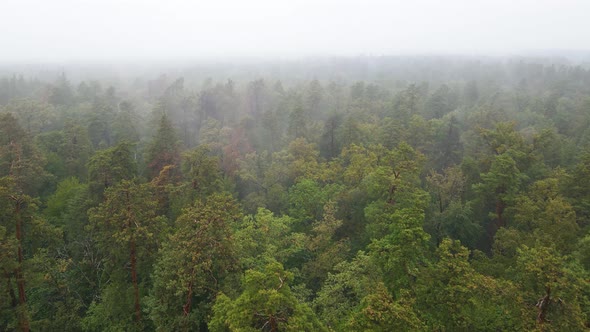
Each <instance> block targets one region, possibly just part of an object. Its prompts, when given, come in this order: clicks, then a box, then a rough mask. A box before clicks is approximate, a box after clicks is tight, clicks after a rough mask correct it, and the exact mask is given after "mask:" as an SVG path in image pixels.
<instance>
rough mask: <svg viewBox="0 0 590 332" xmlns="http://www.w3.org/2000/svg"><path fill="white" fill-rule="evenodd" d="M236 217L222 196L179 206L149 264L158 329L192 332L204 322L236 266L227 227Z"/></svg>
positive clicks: (232, 206)
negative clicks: (152, 264)
mask: <svg viewBox="0 0 590 332" xmlns="http://www.w3.org/2000/svg"><path fill="white" fill-rule="evenodd" d="M240 219H241V213H240V211H239V208H238V206H237V203H236V201H235V200H234V199H233V198H231V196H229V195H227V194H213V195H211V196H209V197H207V199H205V200H203V201H200V200H197V201H196V202H195V204H193V205H192V206H190V207H187V208H185V209H184V210H183V213H182V214H181V215H180V216H179V217H178V219H177V220H176V223H175V224H176V231H175V232H174V233H173V234H172V235H171V236H170V238H169V240H168V241H167V242H166V243H165V244H164V246H163V247H162V250H161V251H160V258H159V259H158V261H157V262H156V264H155V267H154V287H153V290H152V295H151V298H150V301H149V306H150V317H151V318H152V320H153V321H154V323H155V324H156V326H158V327H159V329H164V328H165V329H167V330H187V331H194V330H198V329H200V328H201V327H202V326H203V325H204V324H205V323H206V320H207V318H206V317H207V316H208V312H209V309H210V303H212V301H213V299H214V297H215V295H216V294H217V292H219V291H220V290H221V289H222V288H223V285H224V281H225V278H227V277H228V275H229V274H230V273H232V272H235V271H236V270H237V269H238V267H239V265H238V264H237V263H238V259H237V252H236V250H235V244H234V241H233V237H232V235H231V229H232V228H233V227H235V225H237V223H238V220H240Z"/></svg>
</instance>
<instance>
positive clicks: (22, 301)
mask: <svg viewBox="0 0 590 332" xmlns="http://www.w3.org/2000/svg"><path fill="white" fill-rule="evenodd" d="M21 204H22V202H21V201H20V199H15V208H14V212H15V217H16V239H17V242H18V254H17V255H18V265H17V268H16V271H15V275H16V284H17V286H18V304H19V307H20V308H19V310H18V316H19V318H18V324H19V327H20V330H21V331H24V332H28V331H29V321H28V319H27V314H26V302H27V298H26V294H25V276H24V275H23V270H22V265H23V261H24V256H23V245H22V242H23V241H22V238H23V232H22V218H21Z"/></svg>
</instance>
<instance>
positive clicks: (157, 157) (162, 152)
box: [146, 113, 180, 178]
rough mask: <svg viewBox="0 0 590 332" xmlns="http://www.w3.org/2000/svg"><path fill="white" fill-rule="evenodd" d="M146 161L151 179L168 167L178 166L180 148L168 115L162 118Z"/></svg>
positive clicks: (164, 114)
mask: <svg viewBox="0 0 590 332" xmlns="http://www.w3.org/2000/svg"><path fill="white" fill-rule="evenodd" d="M146 161H147V163H148V171H149V175H150V177H152V178H153V177H155V176H157V175H158V174H159V173H160V171H161V170H162V168H164V166H167V165H178V164H179V162H180V147H179V143H178V138H177V137H176V132H175V130H174V127H173V125H172V123H171V122H170V120H169V119H168V116H167V115H166V113H163V114H162V116H161V117H160V122H159V126H158V131H157V132H156V135H155V136H154V138H153V139H152V142H151V144H150V146H149V147H148V150H147V156H146Z"/></svg>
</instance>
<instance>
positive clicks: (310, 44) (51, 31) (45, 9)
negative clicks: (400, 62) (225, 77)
mask: <svg viewBox="0 0 590 332" xmlns="http://www.w3.org/2000/svg"><path fill="white" fill-rule="evenodd" d="M588 12H590V2H587V1H577V0H559V1H558V0H545V1H533V0H523V1H517V2H515V1H509V0H499V1H479V0H478V1H468V0H455V1H435V0H421V1H384V0H367V1H349V0H345V1H336V0H323V1H312V0H302V1H272V0H254V1H230V0H220V1H198V2H196V1H181V0H171V1H166V2H165V3H163V2H161V1H152V0H149V1H139V0H128V1H115V0H106V1H74V0H56V1H42V0H24V1H21V0H5V1H2V2H1V3H0V29H1V30H2V31H3V33H2V34H1V35H0V45H2V46H1V47H2V52H1V54H0V61H10V62H23V61H25V62H26V61H72V60H100V61H104V60H107V61H108V60H115V59H118V60H121V59H127V60H130V59H151V60H153V59H163V58H166V59H170V58H174V59H195V58H211V57H224V58H228V57H229V58H231V57H235V56H251V57H252V56H254V57H261V56H263V57H268V56H273V57H293V56H314V55H360V54H369V55H384V54H388V55H391V54H475V55H477V54H496V55H498V54H503V55H515V54H530V53H532V52H538V51H539V50H588V49H590V40H588V39H580V36H584V35H587V34H588V32H589V31H590V21H589V20H587V13H588Z"/></svg>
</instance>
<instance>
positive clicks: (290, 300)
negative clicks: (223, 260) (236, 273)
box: [209, 261, 327, 331]
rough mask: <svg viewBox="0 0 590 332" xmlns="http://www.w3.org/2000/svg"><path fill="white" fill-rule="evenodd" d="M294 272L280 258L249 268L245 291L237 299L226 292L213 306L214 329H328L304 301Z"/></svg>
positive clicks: (210, 327)
mask: <svg viewBox="0 0 590 332" xmlns="http://www.w3.org/2000/svg"><path fill="white" fill-rule="evenodd" d="M292 280H293V275H292V274H291V273H289V272H286V271H285V270H284V269H283V267H282V265H281V264H280V263H278V262H276V261H275V262H273V261H270V262H269V263H268V264H267V265H265V266H264V267H263V268H262V269H260V270H248V271H246V274H245V276H244V280H243V289H244V290H243V292H242V293H241V294H240V295H239V296H238V297H237V298H236V299H235V300H232V299H231V298H229V297H227V296H226V295H224V294H223V293H220V294H219V295H218V296H217V300H216V301H215V305H214V306H213V313H214V314H213V318H212V320H211V322H210V323H209V329H210V330H211V331H227V330H230V331H257V330H263V331H327V329H326V328H325V327H324V326H323V325H322V324H321V323H320V322H319V320H318V319H317V317H316V316H315V315H314V313H313V312H312V310H311V309H310V308H309V307H308V306H307V305H306V304H305V303H300V302H299V301H298V300H297V299H296V298H295V296H294V295H293V293H292V292H291V288H290V286H289V284H290V283H291V282H292Z"/></svg>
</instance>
